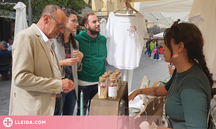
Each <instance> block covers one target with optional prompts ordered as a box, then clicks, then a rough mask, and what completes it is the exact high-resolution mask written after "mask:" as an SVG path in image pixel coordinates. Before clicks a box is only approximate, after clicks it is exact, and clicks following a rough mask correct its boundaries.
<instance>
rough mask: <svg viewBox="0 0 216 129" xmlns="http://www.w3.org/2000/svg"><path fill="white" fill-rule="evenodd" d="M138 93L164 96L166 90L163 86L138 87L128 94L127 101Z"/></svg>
mask: <svg viewBox="0 0 216 129" xmlns="http://www.w3.org/2000/svg"><path fill="white" fill-rule="evenodd" d="M139 94H144V95H151V96H166V94H167V90H166V89H165V86H156V87H151V88H144V89H138V90H135V91H134V92H132V93H131V94H130V95H129V96H128V101H130V100H133V99H134V98H135V97H136V96H137V95H139Z"/></svg>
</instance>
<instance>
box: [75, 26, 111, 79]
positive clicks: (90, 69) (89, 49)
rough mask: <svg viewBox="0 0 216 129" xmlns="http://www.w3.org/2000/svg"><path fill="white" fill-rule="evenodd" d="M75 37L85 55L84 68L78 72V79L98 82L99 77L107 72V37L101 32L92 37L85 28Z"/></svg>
mask: <svg viewBox="0 0 216 129" xmlns="http://www.w3.org/2000/svg"><path fill="white" fill-rule="evenodd" d="M75 38H76V40H77V41H78V42H79V50H80V51H81V52H82V53H83V55H84V57H83V59H82V70H81V71H80V72H78V79H79V80H82V81H87V82H98V81H99V77H100V76H102V75H103V74H104V72H106V66H105V58H106V56H107V49H106V41H107V39H106V37H104V36H102V35H100V33H99V34H98V36H97V37H96V38H92V37H90V36H89V35H88V34H87V31H86V30H84V31H81V32H80V33H79V34H78V35H76V36H75Z"/></svg>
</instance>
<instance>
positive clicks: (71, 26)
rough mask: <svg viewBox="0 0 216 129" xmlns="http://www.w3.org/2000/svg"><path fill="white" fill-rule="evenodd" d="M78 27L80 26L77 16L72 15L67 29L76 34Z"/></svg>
mask: <svg viewBox="0 0 216 129" xmlns="http://www.w3.org/2000/svg"><path fill="white" fill-rule="evenodd" d="M77 26H79V23H78V20H77V16H76V15H75V14H71V15H70V16H69V17H68V19H67V23H66V28H67V30H69V31H70V33H73V32H76V30H77Z"/></svg>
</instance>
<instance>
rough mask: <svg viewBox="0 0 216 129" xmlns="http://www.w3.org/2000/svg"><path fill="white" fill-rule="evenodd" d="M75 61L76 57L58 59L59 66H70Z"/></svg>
mask: <svg viewBox="0 0 216 129" xmlns="http://www.w3.org/2000/svg"><path fill="white" fill-rule="evenodd" d="M77 61H78V58H68V59H64V60H60V61H59V64H60V66H72V65H74V64H76V62H77Z"/></svg>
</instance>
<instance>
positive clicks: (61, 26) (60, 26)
mask: <svg viewBox="0 0 216 129" xmlns="http://www.w3.org/2000/svg"><path fill="white" fill-rule="evenodd" d="M49 16H50V17H51V18H52V19H53V20H55V21H56V22H57V23H58V25H59V26H58V27H59V28H64V29H66V27H65V26H64V25H62V24H61V23H59V22H58V21H57V20H56V19H55V18H54V17H52V16H51V15H49Z"/></svg>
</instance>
